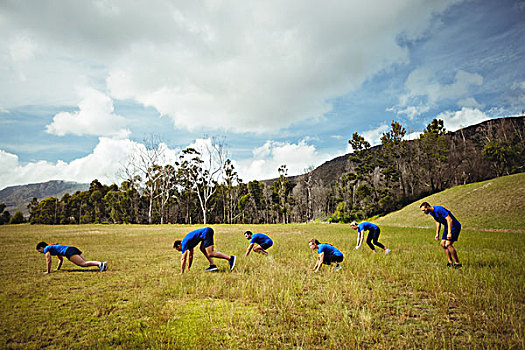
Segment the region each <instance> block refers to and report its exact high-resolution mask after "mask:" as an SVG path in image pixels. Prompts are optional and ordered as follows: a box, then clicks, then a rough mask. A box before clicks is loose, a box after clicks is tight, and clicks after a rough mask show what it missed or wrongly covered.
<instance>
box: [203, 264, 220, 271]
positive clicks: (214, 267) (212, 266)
mask: <svg viewBox="0 0 525 350" xmlns="http://www.w3.org/2000/svg"><path fill="white" fill-rule="evenodd" d="M217 270H218V269H217V265H210V267H208V268H207V269H206V270H204V271H208V272H213V271H217Z"/></svg>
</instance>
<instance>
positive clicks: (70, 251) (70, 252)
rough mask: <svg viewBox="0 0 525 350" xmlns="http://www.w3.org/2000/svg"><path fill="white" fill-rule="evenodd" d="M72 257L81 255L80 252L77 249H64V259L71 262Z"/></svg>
mask: <svg viewBox="0 0 525 350" xmlns="http://www.w3.org/2000/svg"><path fill="white" fill-rule="evenodd" d="M73 255H82V252H81V251H80V250H79V249H78V248H77V247H69V248H67V249H66V258H67V259H68V260H71V257H72V256H73Z"/></svg>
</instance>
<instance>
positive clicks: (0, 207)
mask: <svg viewBox="0 0 525 350" xmlns="http://www.w3.org/2000/svg"><path fill="white" fill-rule="evenodd" d="M5 208H6V205H5V203H0V225H6V224H8V223H9V221H10V220H11V214H10V213H9V211H7V210H5Z"/></svg>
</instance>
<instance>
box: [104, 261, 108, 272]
mask: <svg viewBox="0 0 525 350" xmlns="http://www.w3.org/2000/svg"><path fill="white" fill-rule="evenodd" d="M103 264H104V270H103V271H107V270H108V262H107V261H104V262H103Z"/></svg>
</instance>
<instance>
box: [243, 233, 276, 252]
mask: <svg viewBox="0 0 525 350" xmlns="http://www.w3.org/2000/svg"><path fill="white" fill-rule="evenodd" d="M244 237H246V239H248V240H250V245H249V246H248V249H247V250H246V256H248V254H250V251H251V250H252V248H253V251H254V252H256V253H259V254H263V255H268V252H267V251H266V250H267V249H268V248H270V247H271V246H272V245H273V241H272V239H271V238H270V237H268V236H267V235H265V234H264V233H255V234H252V231H246V232H244Z"/></svg>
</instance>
